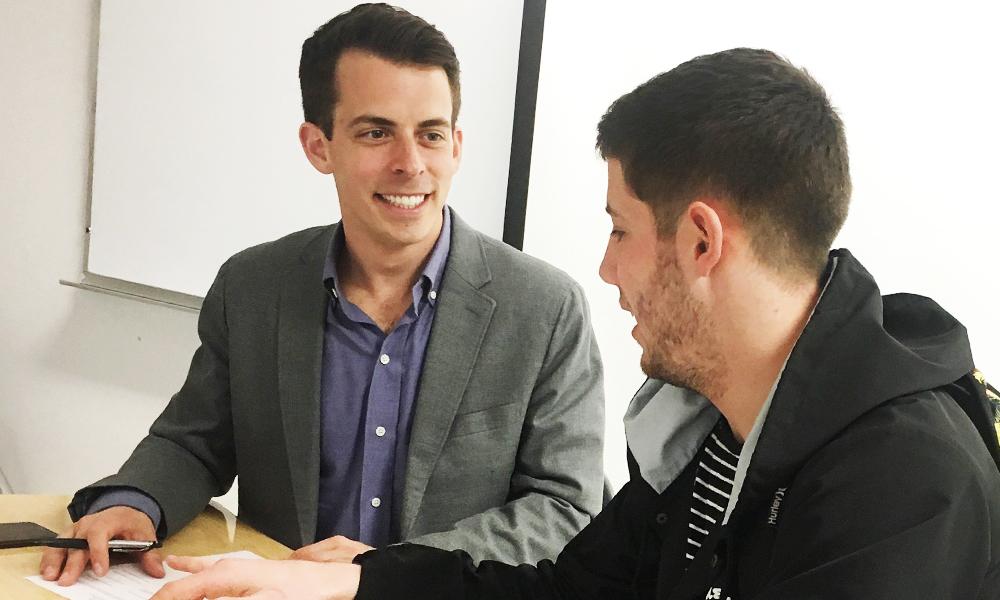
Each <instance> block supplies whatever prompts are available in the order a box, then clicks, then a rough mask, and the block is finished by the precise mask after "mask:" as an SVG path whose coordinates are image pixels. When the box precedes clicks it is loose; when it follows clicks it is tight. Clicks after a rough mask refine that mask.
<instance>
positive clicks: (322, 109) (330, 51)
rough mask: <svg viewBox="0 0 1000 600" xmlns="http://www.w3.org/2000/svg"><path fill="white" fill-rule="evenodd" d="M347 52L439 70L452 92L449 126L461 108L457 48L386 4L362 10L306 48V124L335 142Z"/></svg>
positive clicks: (323, 30) (328, 27)
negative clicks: (341, 66) (340, 70)
mask: <svg viewBox="0 0 1000 600" xmlns="http://www.w3.org/2000/svg"><path fill="white" fill-rule="evenodd" d="M347 50H361V51H364V52H370V53H371V54H374V55H375V56H378V57H380V58H384V59H385V60H389V61H392V62H396V63H400V64H403V65H423V66H432V67H441V68H442V69H444V72H445V75H447V76H448V85H449V87H450V88H451V123H452V125H453V126H454V124H455V121H456V120H457V119H458V109H459V107H460V106H461V103H462V95H461V86H460V84H459V66H458V58H457V57H456V56H455V48H454V47H453V46H452V45H451V42H449V41H448V39H447V38H446V37H444V34H442V33H441V32H440V31H438V30H437V28H435V27H434V26H433V25H431V24H430V23H428V22H427V21H424V20H423V19H421V18H420V17H418V16H415V15H412V14H410V13H408V12H407V11H405V10H403V9H402V8H398V7H395V6H390V5H388V4H382V3H379V4H359V5H357V6H355V7H354V8H352V9H351V10H349V11H347V12H345V13H341V14H339V15H337V16H336V17H334V18H333V19H331V20H330V21H329V22H327V23H326V24H325V25H323V26H322V27H320V28H319V29H317V30H316V32H315V33H313V35H312V37H310V38H309V39H307V40H306V41H305V42H303V43H302V58H301V59H300V61H299V85H300V86H301V88H302V112H303V113H304V114H305V120H306V121H308V122H310V123H313V124H314V125H316V126H317V127H319V128H320V129H322V130H323V133H325V134H326V137H327V138H331V137H333V107H334V105H335V104H336V103H337V86H336V69H337V61H338V60H340V56H341V55H342V54H343V53H344V52H345V51H347Z"/></svg>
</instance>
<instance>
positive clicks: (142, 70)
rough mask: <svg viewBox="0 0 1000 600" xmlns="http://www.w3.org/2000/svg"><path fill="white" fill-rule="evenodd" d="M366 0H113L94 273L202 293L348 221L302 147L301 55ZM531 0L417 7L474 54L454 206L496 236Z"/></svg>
mask: <svg viewBox="0 0 1000 600" xmlns="http://www.w3.org/2000/svg"><path fill="white" fill-rule="evenodd" d="M354 4H355V2H353V1H349V0H348V1H333V2H331V1H328V0H327V1H321V0H296V1H294V2H281V3H278V2H261V1H255V2H246V1H243V0H103V1H102V3H101V14H100V36H99V37H100V42H99V50H98V66H97V96H96V116H95V131H94V149H93V177H92V186H91V209H90V226H89V229H88V232H89V248H88V257H87V264H86V267H85V271H86V272H87V273H88V274H95V275H99V276H103V277H109V278H114V279H117V280H124V281H127V282H134V283H138V284H142V285H144V286H152V287H154V288H162V289H163V290H171V291H174V292H180V293H181V294H186V295H190V296H202V295H204V293H205V292H206V291H207V290H208V287H209V285H210V284H211V282H212V280H213V278H214V276H215V273H216V270H217V269H218V267H219V265H220V264H221V263H222V262H223V261H225V259H226V258H228V257H229V256H230V255H232V254H233V253H235V252H237V251H239V250H241V249H243V248H246V247H249V246H252V245H254V244H258V243H261V242H265V241H268V240H272V239H275V238H278V237H280V236H282V235H285V234H288V233H291V232H293V231H297V230H300V229H304V228H306V227H311V226H315V225H322V224H327V223H333V222H335V221H337V220H338V219H339V214H340V213H339V206H338V203H337V196H336V190H335V189H334V185H333V180H332V179H331V178H330V177H329V176H324V175H321V174H319V173H317V172H316V171H315V170H314V169H313V168H312V166H310V165H309V163H308V162H307V161H306V159H305V156H304V155H303V153H302V149H301V147H300V146H299V141H298V127H299V125H300V123H301V122H302V108H301V98H300V95H299V82H298V64H299V54H300V51H301V45H302V42H303V40H305V39H306V38H307V37H309V36H310V35H311V34H312V32H313V31H314V30H315V29H316V28H317V27H319V26H320V25H322V24H323V23H325V22H327V21H328V20H329V19H331V18H332V17H334V16H336V15H337V14H338V13H340V12H343V11H345V10H348V9H349V8H351V7H352V6H353V5H354ZM542 5H543V6H544V3H542ZM523 6H524V5H523V3H522V2H509V1H505V2H462V1H460V0H411V1H409V2H406V3H405V4H404V8H406V9H407V10H409V11H411V12H412V13H414V14H416V15H419V16H421V17H423V18H424V19H425V20H427V21H428V22H430V23H433V24H435V25H436V26H437V27H438V28H439V29H440V30H441V31H442V32H443V33H444V34H445V35H446V36H447V37H448V39H449V40H450V41H451V42H452V44H453V45H454V46H455V50H456V53H457V55H458V57H459V61H460V62H461V66H462V96H463V99H462V111H461V114H460V115H459V124H460V125H461V126H462V128H463V129H464V130H465V137H464V142H465V143H464V150H463V163H462V166H461V168H460V169H459V173H458V174H457V175H456V177H455V179H454V182H453V186H452V190H451V193H450V195H449V204H450V205H451V206H453V207H455V208H456V210H458V211H459V213H460V214H461V216H462V217H463V218H464V219H465V220H466V221H468V222H470V224H472V225H473V226H474V227H476V228H478V229H479V230H480V231H483V232H484V233H486V234H488V235H491V236H493V237H497V238H500V237H501V236H502V234H503V227H504V217H505V206H506V200H507V188H508V169H509V167H510V160H511V141H512V122H513V119H514V111H515V92H516V87H517V70H518V51H519V42H520V39H521V20H522V9H523ZM532 103H533V97H532ZM532 111H533V106H532ZM529 138H530V132H529ZM529 151H530V146H529ZM525 188H526V184H525ZM521 221H522V222H523V215H522V217H521Z"/></svg>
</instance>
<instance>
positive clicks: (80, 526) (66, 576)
mask: <svg viewBox="0 0 1000 600" xmlns="http://www.w3.org/2000/svg"><path fill="white" fill-rule="evenodd" d="M59 537H66V538H82V539H86V540H87V544H88V545H89V546H90V550H89V551H88V550H66V549H65V548H46V549H45V551H44V552H43V553H42V562H41V564H40V565H39V566H38V569H39V572H40V573H41V575H42V578H43V579H46V580H48V581H56V580H57V579H58V583H59V585H63V586H66V585H73V584H74V583H76V580H77V579H79V578H80V575H81V574H82V573H83V571H84V569H86V568H87V563H88V561H89V563H90V566H91V568H92V569H93V570H94V573H95V574H96V575H97V576H98V577H103V576H104V575H105V574H106V573H107V572H108V568H109V559H108V540H112V539H121V540H155V539H156V529H155V528H154V527H153V522H152V521H151V520H150V518H149V517H148V516H147V515H146V513H144V512H142V511H139V510H136V509H134V508H129V507H127V506H113V507H111V508H108V509H105V510H102V511H100V512H97V513H94V514H92V515H87V516H85V517H82V518H81V519H80V520H79V521H77V522H76V523H74V524H73V526H72V527H71V528H70V529H68V530H67V531H64V532H63V533H62V534H60V536H59ZM137 555H138V559H139V564H140V565H141V566H142V570H143V571H145V572H146V573H147V574H149V575H150V576H152V577H157V578H159V577H163V560H162V559H161V558H160V553H159V552H157V551H156V550H150V551H149V552H139V553H137Z"/></svg>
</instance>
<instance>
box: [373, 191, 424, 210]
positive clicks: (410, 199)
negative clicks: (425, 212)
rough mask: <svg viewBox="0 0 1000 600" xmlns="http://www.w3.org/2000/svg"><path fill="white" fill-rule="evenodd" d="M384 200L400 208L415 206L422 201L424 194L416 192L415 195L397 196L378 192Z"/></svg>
mask: <svg viewBox="0 0 1000 600" xmlns="http://www.w3.org/2000/svg"><path fill="white" fill-rule="evenodd" d="M379 196H381V197H382V198H383V199H384V200H385V201H386V202H388V203H389V204H391V205H393V206H399V207H401V208H416V207H417V206H418V205H419V204H420V203H421V202H423V201H424V198H425V196H424V194H418V195H416V196H397V195H394V194H379Z"/></svg>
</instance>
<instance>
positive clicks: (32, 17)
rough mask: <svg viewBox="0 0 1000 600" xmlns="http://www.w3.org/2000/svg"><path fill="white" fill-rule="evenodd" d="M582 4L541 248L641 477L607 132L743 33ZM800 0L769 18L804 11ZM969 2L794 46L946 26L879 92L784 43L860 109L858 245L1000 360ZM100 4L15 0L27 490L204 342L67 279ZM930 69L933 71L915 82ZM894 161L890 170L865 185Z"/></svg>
mask: <svg viewBox="0 0 1000 600" xmlns="http://www.w3.org/2000/svg"><path fill="white" fill-rule="evenodd" d="M868 4H869V8H871V3H868ZM580 6H581V4H580V3H578V2H570V1H569V0H549V2H548V13H549V19H548V23H547V25H546V31H545V49H544V52H543V58H542V61H543V62H542V73H541V77H542V83H541V86H540V90H539V106H538V114H537V126H536V133H535V142H534V155H533V169H532V177H531V189H530V197H529V202H528V215H527V217H528V218H527V230H526V235H525V247H526V249H527V250H528V251H529V252H531V253H533V254H535V255H538V256H541V257H542V258H545V259H547V260H549V261H550V262H553V263H554V264H557V265H559V266H560V267H562V268H563V269H565V270H567V271H568V272H569V273H570V274H571V275H573V276H574V277H576V278H577V279H578V280H579V281H581V282H582V283H583V285H584V287H585V289H586V290H587V294H588V298H589V300H590V303H591V308H592V311H593V313H594V324H595V328H596V330H597V336H598V339H599V342H600V344H601V348H602V349H603V355H604V360H605V366H606V370H607V383H606V388H607V392H608V393H607V397H608V447H607V450H606V461H605V462H606V466H607V468H608V470H609V474H610V476H611V478H612V480H613V481H614V482H615V484H617V485H620V484H621V483H623V482H624V480H625V478H626V473H625V467H624V439H623V436H622V433H621V430H622V428H621V421H620V419H621V415H622V413H623V412H624V409H625V406H626V405H627V403H628V400H629V399H630V398H631V395H632V392H633V391H634V390H635V389H636V388H637V387H638V385H639V383H641V381H642V375H641V373H640V372H639V369H638V366H637V365H638V356H639V351H638V348H637V347H636V346H635V344H634V342H633V341H632V339H631V337H630V336H629V334H628V331H629V329H630V327H631V323H630V319H629V317H628V316H627V315H626V314H624V313H623V312H622V311H621V310H620V309H619V308H618V304H617V292H616V291H615V290H614V289H612V288H610V287H609V286H607V285H605V284H603V283H602V282H600V280H599V279H598V278H597V265H598V264H599V262H600V258H601V255H602V252H603V244H604V241H605V239H606V236H607V233H608V230H609V226H608V221H607V218H606V217H605V215H604V211H603V207H604V188H605V181H604V177H605V175H604V166H603V164H602V163H601V162H600V160H599V159H598V158H597V156H596V154H595V152H594V151H593V143H594V127H595V125H596V122H597V119H598V118H599V117H600V115H601V114H602V113H603V111H604V110H605V109H606V108H607V106H608V104H609V103H610V102H611V101H612V100H613V99H614V98H616V97H618V96H619V95H621V94H622V93H624V92H626V91H628V90H629V89H631V88H632V87H634V86H635V85H637V84H638V83H640V82H642V81H644V80H645V79H647V78H649V77H650V76H651V75H653V74H654V73H656V72H658V71H661V70H666V69H668V68H670V67H671V66H673V65H674V64H676V63H677V62H679V61H680V60H681V59H683V58H688V57H690V56H693V55H694V54H695V53H697V52H705V51H712V50H717V49H721V48H723V47H727V45H726V44H725V40H720V39H708V38H707V37H705V38H704V39H702V40H701V41H700V42H699V41H698V40H699V39H701V38H696V37H695V36H693V35H692V32H695V33H697V32H701V33H704V34H705V35H706V36H707V35H708V33H707V32H709V31H730V32H731V31H732V28H731V27H730V29H726V28H724V27H720V26H719V25H718V24H716V25H715V26H713V27H712V28H705V29H702V28H700V27H698V26H696V25H698V24H704V23H707V22H709V21H708V20H707V17H706V16H705V15H702V16H700V17H698V19H697V20H695V21H691V23H695V25H691V24H690V23H689V22H685V21H684V20H683V19H680V20H678V19H673V18H671V15H678V13H676V12H669V11H668V8H667V7H669V5H666V4H664V3H662V2H644V1H632V2H627V3H618V4H617V5H616V6H618V7H628V8H629V9H630V11H629V12H628V13H617V14H606V13H596V12H595V13H594V14H591V15H589V16H588V15H585V14H574V11H579V10H580ZM791 6H792V5H788V7H786V8H785V9H784V10H783V11H779V10H775V11H771V12H768V14H769V15H773V14H778V13H781V14H792V15H796V14H798V13H796V12H795V11H797V10H803V9H800V8H789V7H791ZM948 6H949V7H951V6H952V4H949V5H948ZM733 10H737V9H735V8H734V9H733ZM845 10H846V9H845ZM949 10H950V9H949ZM970 10H972V9H971V8H969V9H968V10H967V9H965V8H955V9H954V12H953V13H948V14H939V15H936V20H935V22H936V23H938V24H939V25H940V28H941V29H942V30H943V31H944V32H948V31H952V30H954V31H959V30H961V31H962V32H963V33H964V35H960V34H955V35H956V36H958V37H955V38H952V39H950V40H949V43H950V44H953V47H952V46H949V43H944V42H942V41H941V40H942V38H941V35H931V34H940V33H941V32H935V31H928V30H927V29H926V28H927V24H926V23H924V24H923V25H921V26H918V27H913V23H909V22H907V18H909V17H912V14H911V15H908V16H907V18H904V19H902V21H898V22H899V25H898V26H893V27H885V26H883V25H882V21H879V19H883V21H884V20H885V19H887V18H888V16H887V15H879V14H878V13H877V11H875V10H874V9H871V10H870V11H869V16H868V19H867V20H859V21H858V22H859V23H862V24H863V25H864V28H863V30H862V31H860V32H857V31H850V32H848V30H849V29H850V28H851V27H852V23H851V22H843V19H841V20H840V21H837V19H836V18H835V17H836V15H833V16H831V15H827V14H824V15H822V18H823V19H832V21H830V22H828V23H825V26H821V27H820V29H819V31H811V32H806V33H799V34H797V35H795V36H793V38H792V39H789V40H787V41H788V43H789V44H791V45H794V43H801V42H802V41H803V40H806V41H813V39H814V38H815V40H816V41H817V42H823V43H824V44H826V45H827V47H829V48H835V49H837V51H838V52H839V53H840V54H841V56H840V59H841V60H843V61H847V62H846V64H852V65H853V64H854V63H857V65H856V70H858V69H860V70H862V71H863V70H864V68H866V63H872V64H877V63H878V61H882V62H884V66H883V67H882V70H883V71H885V72H886V73H891V72H893V70H894V69H895V68H896V67H897V66H898V65H900V64H903V63H905V61H906V60H907V58H908V57H907V56H905V55H901V54H900V53H899V52H898V50H892V49H893V45H892V40H893V38H892V37H891V36H893V35H897V34H898V32H899V31H900V30H902V29H906V27H904V26H907V27H910V29H909V31H911V32H912V33H911V35H913V36H918V37H926V38H927V39H934V40H936V41H935V45H934V46H933V47H931V46H928V48H929V49H934V55H933V56H931V57H930V59H931V63H930V65H931V66H930V67H928V68H927V69H926V70H925V69H922V68H915V67H914V66H912V65H911V66H909V67H906V68H905V69H904V71H903V73H904V74H905V75H906V77H890V78H889V79H888V80H886V79H884V78H879V77H874V78H873V77H872V76H871V74H870V71H871V70H870V68H869V71H867V72H868V73H869V75H867V76H866V78H865V79H863V80H861V81H860V83H861V85H862V87H861V88H860V90H861V91H862V92H865V91H866V90H867V93H865V94H861V95H860V96H857V97H854V96H851V95H850V94H851V93H852V92H850V91H845V90H849V89H854V90H857V89H858V88H856V87H853V88H852V85H853V84H854V83H855V82H852V81H849V80H845V79H843V78H844V77H845V76H846V75H849V74H850V73H847V74H844V73H842V72H841V71H840V70H838V69H837V68H836V67H837V65H838V61H837V60H834V61H831V62H829V63H826V62H823V63H821V64H814V63H811V62H810V60H809V58H810V57H808V56H803V57H799V56H797V55H796V54H795V53H793V52H792V51H791V50H786V49H784V48H780V47H774V48H773V49H775V50H778V51H781V52H785V53H786V54H788V55H789V57H790V58H791V59H792V60H793V61H796V62H799V63H802V64H804V65H805V66H807V67H813V68H814V73H815V74H816V76H817V78H818V79H819V80H820V82H821V83H824V84H825V85H826V86H827V88H828V90H829V91H830V93H831V95H832V96H833V99H834V102H835V103H837V104H838V105H840V106H841V107H842V108H844V109H845V120H846V122H847V128H848V139H849V140H850V141H851V144H852V151H856V152H855V154H854V157H853V158H854V169H855V177H856V180H857V183H858V194H857V195H856V202H855V205H854V209H853V210H852V215H851V217H850V219H849V221H848V227H847V229H846V230H845V233H844V235H843V236H842V239H843V241H844V243H845V244H847V245H850V246H851V247H852V248H854V249H856V250H857V254H858V256H859V257H860V258H861V259H862V261H864V262H865V263H866V264H867V265H868V266H869V268H870V269H871V270H872V271H873V272H874V273H875V275H876V276H877V277H879V278H880V279H882V280H883V282H884V283H883V287H884V288H886V289H887V290H893V291H894V290H898V289H913V290H916V291H921V292H923V293H928V294H930V295H934V296H936V297H941V300H942V303H943V304H945V305H946V306H947V307H949V308H951V309H952V310H953V311H954V312H955V313H956V314H957V315H958V316H959V317H960V318H962V319H963V320H964V321H965V322H966V323H967V324H968V325H969V326H970V329H971V330H972V334H973V344H974V350H975V351H976V353H977V355H978V356H979V357H980V363H981V364H982V365H983V366H984V368H985V369H986V370H987V372H988V373H989V372H990V371H992V372H994V373H1000V355H998V352H1000V350H998V346H997V344H996V343H995V342H994V344H993V347H992V348H991V347H990V346H989V345H988V344H987V342H986V340H987V339H988V337H990V336H991V337H992V338H993V339H994V340H995V339H998V334H1000V331H998V327H997V320H996V318H995V317H993V316H992V315H991V314H990V311H989V309H990V308H991V304H990V298H991V297H992V298H993V299H995V298H997V297H1000V293H998V292H1000V290H998V288H997V285H998V283H997V281H998V280H1000V277H997V272H998V269H997V265H1000V260H998V257H997V251H996V250H995V248H996V242H994V246H993V248H990V246H989V244H988V243H987V241H986V240H987V239H988V236H989V235H990V229H989V228H990V227H991V226H992V228H993V235H994V238H995V231H996V223H997V222H998V220H1000V219H998V216H1000V214H998V209H997V208H996V207H997V205H998V204H1000V202H998V197H997V196H998V194H997V191H996V186H991V185H990V183H991V182H990V181H989V180H988V179H987V175H988V174H989V173H990V168H991V167H992V166H993V165H994V164H996V162H997V160H996V159H997V158H998V157H997V152H996V151H995V150H994V149H993V148H994V146H993V145H992V144H993V143H994V142H995V140H996V139H998V137H1000V136H998V133H1000V132H998V131H997V121H996V119H995V118H994V119H993V120H992V121H985V120H984V121H982V122H980V120H979V118H980V117H981V116H986V115H992V112H993V109H992V108H991V107H987V106H986V102H988V101H989V99H990V98H995V97H996V94H995V91H996V90H995V88H994V89H993V93H991V91H990V90H988V89H985V88H984V85H994V86H995V84H993V83H986V84H984V83H981V82H977V81H976V79H975V77H973V75H974V74H975V73H976V72H977V70H979V69H983V70H982V71H980V72H981V73H982V74H983V75H982V77H984V78H985V77H988V75H987V74H988V73H991V72H992V71H991V70H990V69H989V68H987V67H986V66H980V63H985V61H986V60H987V58H988V57H991V56H995V51H992V49H991V48H987V47H986V43H987V42H986V40H989V39H992V33H991V32H989V31H987V28H988V23H990V22H991V21H990V20H989V19H986V18H980V17H977V16H976V15H975V13H970V12H969V11H970ZM717 12H718V9H717ZM720 14H721V13H720ZM731 14H732V13H731ZM960 15H961V16H960ZM96 16H97V0H73V1H72V2H67V1H65V0H0V90H3V93H2V95H0V97H2V104H0V225H2V226H3V230H2V231H3V233H2V234H0V276H2V277H3V279H2V282H3V284H4V286H3V291H4V292H5V293H4V297H3V300H0V468H2V469H3V470H4V471H5V472H6V474H7V477H8V479H9V480H10V482H11V484H12V485H13V487H14V489H15V490H16V491H18V492H21V493H69V492H70V491H72V490H74V489H75V488H77V487H79V486H80V485H83V484H85V483H88V482H90V481H92V480H94V479H96V478H98V477H100V476H102V475H104V474H106V473H109V472H112V471H114V470H115V469H116V468H117V466H118V465H119V464H120V463H121V462H122V460H124V458H125V457H126V456H127V455H128V453H129V452H130V450H131V449H132V447H133V446H134V445H135V443H136V442H137V441H138V440H139V439H140V438H141V437H142V435H143V434H144V432H145V430H146V428H147V427H148V425H149V423H150V422H151V421H152V420H153V418H154V417H155V416H156V415H157V414H158V413H159V411H160V410H161V409H162V407H163V406H164V405H165V404H166V402H167V400H168V398H169V396H170V394H171V393H173V392H174V391H175V390H176V388H177V387H178V386H179V384H180V382H181V380H182V379H183V376H184V374H185V372H186V370H187V364H188V361H189V359H190V355H191V353H192V351H193V350H194V348H195V346H196V344H197V338H196V335H195V321H196V315H194V314H193V313H189V312H183V311H180V310H176V309H171V308H166V307H162V306H157V305H150V304H143V303H140V302H136V301H133V300H125V299H119V298H115V297H111V296H105V295H100V294H95V293H92V292H86V291H82V290H78V289H73V288H67V287H63V286H60V285H58V283H57V281H58V280H59V279H60V278H66V279H75V278H78V277H79V274H80V269H81V265H82V264H83V242H82V240H83V234H82V228H83V224H84V222H85V220H86V218H85V217H86V215H85V210H86V206H87V194H88V173H89V157H90V146H89V145H90V139H91V135H92V127H93V116H92V114H93V106H92V101H93V100H92V99H93V84H94V81H95V73H94V70H93V69H94V66H93V65H94V63H95V44H96ZM804 17H808V18H810V20H815V19H817V18H819V16H815V15H804ZM754 18H756V17H755V16H754V14H732V16H731V17H730V19H729V20H727V22H728V21H732V22H734V23H743V24H744V26H743V27H742V28H740V29H739V30H738V32H739V33H740V34H741V35H742V34H745V35H743V36H742V37H740V40H741V43H747V44H753V45H760V46H768V45H770V44H769V42H768V39H767V35H765V34H766V33H767V28H768V27H769V25H768V24H767V23H760V24H756V25H753V26H751V25H748V24H752V23H753V19H754ZM914 18H915V17H914ZM963 28H964V29H963ZM786 29H787V28H786ZM980 29H982V31H980ZM608 32H620V33H619V34H618V35H619V39H617V40H616V43H614V44H611V43H609V42H607V41H606V40H607V39H608V37H609V33H608ZM876 33H878V34H879V40H880V43H881V44H882V47H884V49H885V50H886V51H887V52H888V54H885V53H883V54H877V53H876V54H874V55H873V56H871V57H869V58H866V57H865V55H863V54H861V53H859V52H857V51H855V52H854V53H852V48H854V47H855V46H854V45H856V44H859V43H861V42H863V41H865V40H867V43H869V44H870V43H873V40H874V39H875V37H874V35H875V34H876ZM751 34H752V35H751ZM685 35H686V37H684V36H685ZM720 35H721V34H720ZM744 40H745V41H744ZM848 41H850V43H851V45H849V44H848V43H847V42H848ZM672 43H673V44H674V46H671V44H672ZM691 43H694V44H695V47H691V46H690V44H691ZM684 44H688V46H684V47H681V46H683V45H684ZM732 45H736V44H735V43H729V44H728V46H732ZM800 45H801V44H800ZM675 46H676V47H675ZM949 48H951V50H950V51H949ZM949 52H955V53H960V54H961V55H962V56H963V61H964V62H963V63H962V64H961V65H960V68H958V67H956V66H955V65H952V64H949V63H943V62H942V61H944V60H946V59H948V58H949V57H950V56H951V54H950V53H949ZM678 53H679V54H678ZM813 58H815V57H813ZM851 61H854V62H853V63H852V62H851ZM872 61H874V62H872ZM977 61H980V62H977ZM920 81H922V82H923V87H920V88H917V91H913V89H912V86H913V85H915V84H916V83H919V82H920ZM887 82H888V83H887ZM902 85H909V86H911V87H910V88H906V89H907V90H908V92H907V103H908V104H913V105H914V106H916V107H917V110H918V112H917V113H916V116H914V115H912V114H909V113H903V114H895V113H896V112H898V111H896V110H892V109H893V108H894V107H893V106H892V105H891V104H889V103H888V102H887V100H888V99H889V98H890V97H891V95H892V94H895V93H897V91H898V90H899V89H900V86H902ZM845 94H847V96H845ZM854 102H857V104H853V103H854ZM928 102H929V103H930V105H929V106H928ZM866 106H874V107H876V108H878V109H879V110H880V111H882V112H879V113H876V114H878V115H881V118H880V119H876V120H872V119H871V114H872V113H867V114H866V113H865V112H864V109H865V107H866ZM855 115H858V117H857V118H855ZM924 118H926V119H929V123H930V124H924V120H923V119H924ZM909 129H913V131H916V132H919V133H920V136H918V137H916V138H913V137H907V136H908V135H909V134H911V133H913V132H909V133H908V130H909ZM291 134H294V132H292V133H291ZM901 136H902V137H901ZM863 138H869V141H871V144H869V145H868V146H867V148H868V149H866V150H863V149H862V147H861V146H857V145H856V144H860V143H861V139H863ZM980 140H983V141H980ZM902 151H907V152H909V156H913V155H914V152H915V153H916V154H917V155H921V156H923V157H924V158H923V159H921V160H918V161H917V162H915V163H912V164H909V165H907V163H903V164H900V163H899V162H898V161H894V160H893V159H894V157H895V155H897V154H899V153H900V152H902ZM936 164H940V166H937V167H935V166H934V165H936ZM883 173H884V174H885V176H884V177H879V178H878V180H877V181H878V182H880V183H866V182H871V181H874V180H873V179H872V178H873V177H876V176H880V175H882V174H883ZM932 175H933V176H937V177H938V179H932V178H931V176H932ZM886 282H888V285H886ZM994 303H995V300H994Z"/></svg>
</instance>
